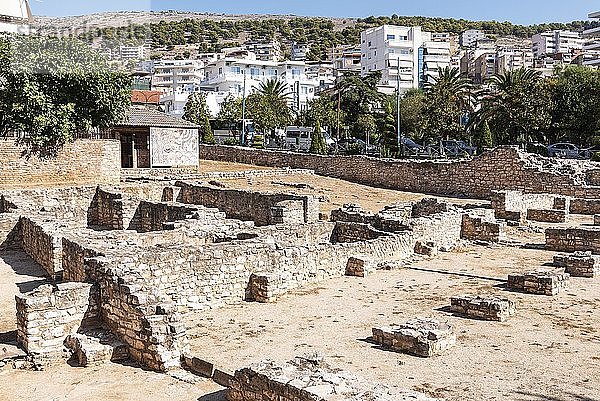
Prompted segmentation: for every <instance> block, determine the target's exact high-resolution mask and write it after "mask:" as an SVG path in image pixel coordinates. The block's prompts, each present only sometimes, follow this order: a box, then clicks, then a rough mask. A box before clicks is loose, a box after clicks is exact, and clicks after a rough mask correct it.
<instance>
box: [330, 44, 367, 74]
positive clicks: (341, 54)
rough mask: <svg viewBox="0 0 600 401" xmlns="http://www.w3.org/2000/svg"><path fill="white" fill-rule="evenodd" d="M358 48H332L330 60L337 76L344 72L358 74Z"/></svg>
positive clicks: (359, 53)
mask: <svg viewBox="0 0 600 401" xmlns="http://www.w3.org/2000/svg"><path fill="white" fill-rule="evenodd" d="M360 55H361V52H360V48H357V47H355V46H337V47H334V48H333V51H332V53H331V60H332V62H333V68H334V70H335V72H336V73H337V74H338V75H343V73H344V72H349V71H352V72H360Z"/></svg>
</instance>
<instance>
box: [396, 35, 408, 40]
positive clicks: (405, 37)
mask: <svg viewBox="0 0 600 401" xmlns="http://www.w3.org/2000/svg"><path fill="white" fill-rule="evenodd" d="M398 40H408V36H406V35H404V36H398Z"/></svg>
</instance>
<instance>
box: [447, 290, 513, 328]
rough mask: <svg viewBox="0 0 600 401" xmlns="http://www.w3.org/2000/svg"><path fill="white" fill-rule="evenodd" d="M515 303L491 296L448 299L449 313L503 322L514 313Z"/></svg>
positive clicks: (467, 296)
mask: <svg viewBox="0 0 600 401" xmlns="http://www.w3.org/2000/svg"><path fill="white" fill-rule="evenodd" d="M515 310H516V308H515V303H514V302H513V301H511V300H509V299H507V298H501V297H496V296H493V295H484V296H481V295H458V296H455V297H452V298H451V299H450V311H451V312H453V313H457V314H459V315H463V316H466V317H470V318H475V319H481V320H495V321H499V322H503V321H505V320H506V319H508V318H509V317H510V316H512V315H513V314H514V313H515Z"/></svg>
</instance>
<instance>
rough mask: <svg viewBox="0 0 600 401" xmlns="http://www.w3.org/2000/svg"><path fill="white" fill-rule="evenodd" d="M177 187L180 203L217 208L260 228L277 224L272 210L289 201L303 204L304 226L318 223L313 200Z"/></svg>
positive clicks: (315, 202) (276, 218) (314, 199)
mask: <svg viewBox="0 0 600 401" xmlns="http://www.w3.org/2000/svg"><path fill="white" fill-rule="evenodd" d="M176 185H177V186H178V187H181V193H180V197H179V201H180V202H182V203H187V204H194V205H203V206H207V207H213V208H218V209H219V210H221V211H223V212H225V213H226V214H227V217H228V218H233V219H239V220H251V221H254V222H255V223H256V225H259V226H265V225H270V224H275V223H277V222H279V217H280V216H277V215H275V216H274V214H273V208H277V207H282V205H280V203H281V202H283V201H290V200H297V201H302V205H303V212H302V214H303V216H304V221H303V222H304V223H312V222H316V221H319V201H318V199H317V198H315V197H313V196H300V195H292V194H281V193H268V192H254V191H244V190H235V189H222V188H213V187H209V186H201V185H197V184H192V183H186V182H182V181H178V182H177V183H176Z"/></svg>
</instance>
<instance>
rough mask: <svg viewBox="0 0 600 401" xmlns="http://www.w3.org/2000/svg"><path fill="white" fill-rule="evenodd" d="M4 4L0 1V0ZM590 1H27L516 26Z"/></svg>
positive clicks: (80, 7) (56, 12) (56, 10)
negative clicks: (452, 20)
mask: <svg viewBox="0 0 600 401" xmlns="http://www.w3.org/2000/svg"><path fill="white" fill-rule="evenodd" d="M2 1H4V0H2ZM592 3H595V2H593V1H590V0H558V1H557V0H492V1H481V0H427V1H423V0H395V1H394V0H367V1H365V0H225V1H218V0H102V1H82V0H30V4H31V8H32V11H33V13H34V15H47V16H65V15H82V14H89V13H92V12H100V11H126V10H140V11H141V10H153V11H158V10H181V11H199V12H210V13H226V14H295V15H303V16H324V17H363V18H364V17H368V16H370V15H375V16H378V15H392V14H398V15H423V16H430V17H454V18H464V19H471V20H496V21H511V22H513V23H516V24H535V23H540V22H570V21H573V20H585V19H587V15H588V14H589V13H590V12H593V11H600V4H597V5H594V4H592Z"/></svg>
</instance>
